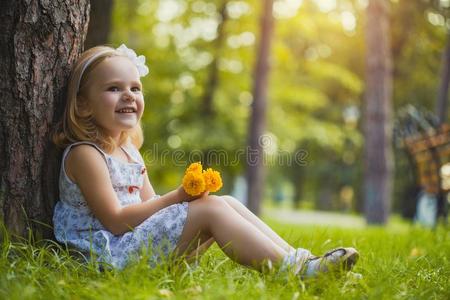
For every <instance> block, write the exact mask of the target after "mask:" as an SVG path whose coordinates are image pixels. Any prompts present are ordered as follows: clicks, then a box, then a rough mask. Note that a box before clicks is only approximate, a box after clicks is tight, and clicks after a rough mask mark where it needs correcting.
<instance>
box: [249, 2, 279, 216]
mask: <svg viewBox="0 0 450 300" xmlns="http://www.w3.org/2000/svg"><path fill="white" fill-rule="evenodd" d="M272 6H273V0H264V4H263V16H262V19H261V36H260V42H259V47H258V50H257V56H256V65H255V73H254V80H255V81H254V85H253V102H252V106H251V107H252V110H251V116H250V122H249V138H248V144H249V151H250V152H249V153H248V156H247V183H248V190H247V193H248V197H247V199H248V202H247V203H248V207H249V209H250V210H251V211H252V212H253V213H255V214H256V215H258V214H259V212H260V203H261V199H262V196H263V192H264V166H263V161H264V153H263V148H262V144H263V143H262V138H263V133H264V130H265V126H266V106H267V99H266V98H267V78H268V74H269V53H270V43H271V37H272V31H273V23H274V21H273V16H272Z"/></svg>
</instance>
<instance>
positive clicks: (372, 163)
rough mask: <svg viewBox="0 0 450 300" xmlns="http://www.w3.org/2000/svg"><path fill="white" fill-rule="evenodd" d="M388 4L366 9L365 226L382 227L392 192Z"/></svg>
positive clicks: (377, 2) (380, 1)
mask: <svg viewBox="0 0 450 300" xmlns="http://www.w3.org/2000/svg"><path fill="white" fill-rule="evenodd" d="M388 3H389V2H388V0H370V1H369V6H368V8H367V28H366V32H367V36H366V39H367V70H366V72H367V74H366V76H367V87H366V95H365V191H364V195H365V212H366V220H367V222H368V223H369V224H372V223H375V224H384V223H386V221H387V218H388V216H389V213H390V205H391V193H392V192H391V191H392V172H393V161H392V145H391V136H392V108H391V101H392V100H391V98H392V62H391V52H390V51H391V50H390V41H389V16H388V12H389V6H388V5H389V4H388Z"/></svg>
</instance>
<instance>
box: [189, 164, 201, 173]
mask: <svg viewBox="0 0 450 300" xmlns="http://www.w3.org/2000/svg"><path fill="white" fill-rule="evenodd" d="M202 169H203V166H202V163H201V162H195V163H192V164H190V165H189V167H188V168H187V170H186V173H185V174H187V173H189V172H194V173H200V174H201V173H202Z"/></svg>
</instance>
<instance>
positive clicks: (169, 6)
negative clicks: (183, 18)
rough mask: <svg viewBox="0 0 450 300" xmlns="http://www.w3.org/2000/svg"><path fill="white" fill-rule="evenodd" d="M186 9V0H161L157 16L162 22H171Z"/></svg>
mask: <svg viewBox="0 0 450 300" xmlns="http://www.w3.org/2000/svg"><path fill="white" fill-rule="evenodd" d="M185 10H186V4H185V3H184V2H180V1H176V0H160V1H159V6H158V10H157V11H156V17H157V18H158V20H160V21H161V22H170V21H171V20H173V19H175V18H176V17H178V16H180V15H182V14H183V13H184V11H185Z"/></svg>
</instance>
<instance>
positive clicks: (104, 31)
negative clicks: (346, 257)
mask: <svg viewBox="0 0 450 300" xmlns="http://www.w3.org/2000/svg"><path fill="white" fill-rule="evenodd" d="M113 6H114V1H113V0H95V1H91V10H90V13H89V20H90V21H89V27H88V32H87V35H86V40H85V41H84V49H89V48H92V47H94V46H98V45H104V44H106V43H107V42H108V38H109V32H110V31H111V14H112V9H113Z"/></svg>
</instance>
